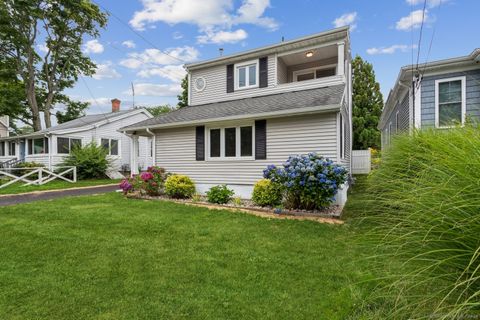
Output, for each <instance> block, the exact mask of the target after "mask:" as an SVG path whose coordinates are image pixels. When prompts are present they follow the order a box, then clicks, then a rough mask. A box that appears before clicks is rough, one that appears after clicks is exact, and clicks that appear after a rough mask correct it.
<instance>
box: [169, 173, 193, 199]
mask: <svg viewBox="0 0 480 320" xmlns="http://www.w3.org/2000/svg"><path fill="white" fill-rule="evenodd" d="M165 193H166V194H167V195H168V196H170V197H172V198H177V199H185V198H191V197H192V196H193V195H194V194H195V183H193V181H192V179H190V178H189V177H188V176H184V175H180V174H174V175H171V176H169V177H168V178H167V181H165Z"/></svg>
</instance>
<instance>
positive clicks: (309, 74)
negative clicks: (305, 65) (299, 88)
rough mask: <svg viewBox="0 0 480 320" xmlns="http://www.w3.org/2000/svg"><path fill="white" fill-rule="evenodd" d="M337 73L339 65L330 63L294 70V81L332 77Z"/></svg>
mask: <svg viewBox="0 0 480 320" xmlns="http://www.w3.org/2000/svg"><path fill="white" fill-rule="evenodd" d="M336 74H337V65H328V66H322V67H317V68H310V69H303V70H298V71H294V72H293V80H294V81H305V80H312V79H319V78H324V77H331V76H334V75H336Z"/></svg>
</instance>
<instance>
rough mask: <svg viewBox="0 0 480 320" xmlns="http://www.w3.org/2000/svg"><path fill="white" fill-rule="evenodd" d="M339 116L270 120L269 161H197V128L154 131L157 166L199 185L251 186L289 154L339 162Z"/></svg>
mask: <svg viewBox="0 0 480 320" xmlns="http://www.w3.org/2000/svg"><path fill="white" fill-rule="evenodd" d="M336 124H337V113H328V114H318V115H309V116H296V117H285V118H275V119H268V120H267V159H266V160H225V161H221V160H215V161H208V160H206V161H196V160H195V127H185V128H175V129H163V130H157V131H155V135H156V164H157V165H159V166H161V167H164V168H165V169H166V170H167V171H169V172H175V173H181V174H186V175H188V176H190V177H191V178H192V179H193V180H194V181H195V182H196V183H197V184H221V183H226V184H236V185H252V184H254V183H255V181H257V180H259V179H261V178H262V172H263V169H265V168H266V166H267V165H269V164H275V165H281V164H282V163H284V162H285V160H286V159H287V158H288V156H289V155H294V154H304V153H308V152H317V153H319V154H320V155H323V156H325V157H328V158H330V159H332V160H333V161H337V132H338V131H337V125H336Z"/></svg>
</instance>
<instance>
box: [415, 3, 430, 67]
mask: <svg viewBox="0 0 480 320" xmlns="http://www.w3.org/2000/svg"><path fill="white" fill-rule="evenodd" d="M426 9H427V0H424V1H423V10H422V24H421V25H420V37H419V38H418V51H417V66H416V68H415V69H416V70H415V71H418V61H419V60H420V49H421V45H422V33H423V24H424V22H425V11H426Z"/></svg>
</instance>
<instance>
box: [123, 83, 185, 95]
mask: <svg viewBox="0 0 480 320" xmlns="http://www.w3.org/2000/svg"><path fill="white" fill-rule="evenodd" d="M181 91H182V88H181V87H180V84H179V83H178V84H154V83H136V84H135V95H138V96H156V97H174V96H176V95H177V94H179V93H180V92H181ZM122 93H123V94H125V95H132V89H131V88H128V89H127V90H125V91H124V92H122Z"/></svg>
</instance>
